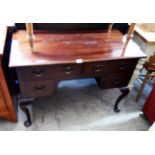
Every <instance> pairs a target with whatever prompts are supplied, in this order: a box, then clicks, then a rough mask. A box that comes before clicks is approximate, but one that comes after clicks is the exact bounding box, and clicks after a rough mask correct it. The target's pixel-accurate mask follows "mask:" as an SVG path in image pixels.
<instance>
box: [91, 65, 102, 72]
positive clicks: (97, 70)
mask: <svg viewBox="0 0 155 155" xmlns="http://www.w3.org/2000/svg"><path fill="white" fill-rule="evenodd" d="M102 67H103V64H96V65H94V66H93V68H94V71H95V72H101V71H102Z"/></svg>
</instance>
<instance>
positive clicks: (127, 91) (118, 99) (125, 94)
mask: <svg viewBox="0 0 155 155" xmlns="http://www.w3.org/2000/svg"><path fill="white" fill-rule="evenodd" d="M120 91H121V92H122V94H121V95H120V96H119V97H118V98H117V100H116V102H115V105H114V111H115V112H120V109H119V108H118V105H119V103H120V101H121V100H122V99H123V98H124V97H126V96H127V95H128V94H129V92H130V89H129V88H120Z"/></svg>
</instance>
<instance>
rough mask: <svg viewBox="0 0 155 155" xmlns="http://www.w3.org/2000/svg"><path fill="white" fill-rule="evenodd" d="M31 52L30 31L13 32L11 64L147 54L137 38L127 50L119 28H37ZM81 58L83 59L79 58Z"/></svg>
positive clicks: (125, 57) (56, 62)
mask: <svg viewBox="0 0 155 155" xmlns="http://www.w3.org/2000/svg"><path fill="white" fill-rule="evenodd" d="M34 34H35V39H34V49H33V53H32V52H31V49H30V46H29V43H28V40H27V35H26V31H24V30H20V31H17V32H16V33H14V34H13V39H12V45H11V54H10V62H9V66H10V67H20V66H34V65H35V66H36V65H52V64H70V63H82V62H95V61H103V60H115V59H127V58H140V57H145V54H144V53H143V52H142V51H141V50H140V48H139V47H138V46H137V45H136V43H134V42H133V41H130V42H129V45H128V47H127V49H126V50H125V51H123V45H124V42H123V39H124V36H123V35H122V34H121V33H120V32H119V31H118V30H113V31H112V32H111V33H107V32H104V31H93V32H92V31H89V32H86V31H83V32H69V33H66V32H51V31H35V32H34ZM78 60H79V61H78Z"/></svg>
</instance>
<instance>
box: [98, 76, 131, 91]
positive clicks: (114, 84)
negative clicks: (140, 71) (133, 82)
mask: <svg viewBox="0 0 155 155" xmlns="http://www.w3.org/2000/svg"><path fill="white" fill-rule="evenodd" d="M131 76H132V73H131V74H107V75H106V76H103V77H101V78H97V82H98V84H99V87H100V88H102V89H106V88H121V87H125V86H127V85H128V83H129V81H130V78H131Z"/></svg>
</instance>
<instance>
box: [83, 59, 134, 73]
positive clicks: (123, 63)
mask: <svg viewBox="0 0 155 155" xmlns="http://www.w3.org/2000/svg"><path fill="white" fill-rule="evenodd" d="M136 64H137V59H134V60H129V59H127V60H115V61H114V60H113V61H104V62H94V63H88V64H85V69H84V72H85V74H92V75H101V74H103V73H104V72H126V71H129V70H134V68H135V66H136Z"/></svg>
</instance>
